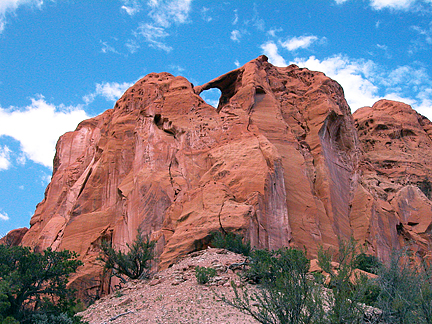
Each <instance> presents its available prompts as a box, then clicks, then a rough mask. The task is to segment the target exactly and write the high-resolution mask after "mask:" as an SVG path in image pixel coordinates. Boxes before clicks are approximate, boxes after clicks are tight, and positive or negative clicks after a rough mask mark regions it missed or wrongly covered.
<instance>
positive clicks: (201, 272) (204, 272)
mask: <svg viewBox="0 0 432 324" xmlns="http://www.w3.org/2000/svg"><path fill="white" fill-rule="evenodd" d="M215 276H216V270H215V269H213V268H206V267H200V266H196V267H195V277H196V280H197V282H198V283H199V284H200V285H205V284H206V283H208V282H209V281H210V279H211V278H213V277H215Z"/></svg>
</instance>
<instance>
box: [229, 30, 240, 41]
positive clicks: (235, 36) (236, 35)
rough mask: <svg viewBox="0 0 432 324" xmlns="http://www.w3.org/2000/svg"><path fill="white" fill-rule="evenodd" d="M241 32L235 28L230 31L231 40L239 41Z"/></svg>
mask: <svg viewBox="0 0 432 324" xmlns="http://www.w3.org/2000/svg"><path fill="white" fill-rule="evenodd" d="M240 37H241V33H240V31H239V30H237V29H235V30H233V31H232V32H231V37H230V38H231V40H232V41H234V42H240Z"/></svg>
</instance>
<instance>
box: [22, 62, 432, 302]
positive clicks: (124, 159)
mask: <svg viewBox="0 0 432 324" xmlns="http://www.w3.org/2000/svg"><path fill="white" fill-rule="evenodd" d="M211 88H218V89H220V90H221V98H220V101H219V106H218V107H217V109H215V108H214V107H212V106H209V105H208V104H207V103H205V102H204V101H203V100H202V99H201V97H200V96H199V94H200V93H201V92H202V91H205V90H207V89H211ZM372 120H373V121H372ZM431 125H432V124H431V123H430V122H429V121H428V120H427V119H425V118H424V117H422V116H420V115H418V114H417V113H415V112H414V111H413V110H412V109H411V108H410V107H409V106H407V105H404V104H401V103H396V102H390V101H380V102H378V103H377V104H376V105H374V107H372V108H370V107H365V108H362V109H360V110H358V111H357V112H356V113H355V122H354V119H353V117H352V116H351V113H350V109H349V107H348V105H347V103H346V101H345V99H344V95H343V90H342V88H341V87H340V85H339V84H338V83H336V82H335V81H333V80H331V79H329V78H327V77H326V76H325V75H324V74H323V73H320V72H311V71H309V70H307V69H300V68H298V67H297V66H295V65H291V66H288V67H285V68H278V67H274V66H273V65H271V64H270V63H268V62H267V58H266V57H265V56H260V57H258V58H257V59H255V60H253V61H251V62H249V63H247V64H246V65H244V66H243V67H241V68H239V69H237V70H234V71H231V72H229V73H227V74H225V75H223V76H221V77H218V78H216V79H214V80H213V81H210V82H208V83H206V84H204V85H202V86H197V87H193V85H192V84H191V83H190V82H189V81H187V80H186V79H185V78H183V77H174V76H172V75H171V74H168V73H158V74H156V73H152V74H149V75H147V76H146V77H144V78H143V79H141V80H140V81H138V82H137V83H136V84H135V85H134V86H132V87H131V88H129V89H128V90H127V91H126V92H125V94H124V95H123V96H122V97H121V98H120V100H119V101H118V102H117V103H116V105H115V107H114V109H111V110H108V111H106V112H105V113H103V114H102V115H100V116H97V117H95V118H92V119H89V120H86V121H83V122H82V123H81V124H80V125H79V126H78V128H77V129H76V130H75V131H74V132H70V133H66V134H65V135H63V136H62V137H61V138H60V139H59V141H58V143H57V153H56V156H55V159H54V170H53V176H52V181H51V183H50V184H49V186H48V187H47V190H46V194H45V199H44V200H43V201H42V202H41V203H40V204H39V205H38V206H37V209H36V212H35V214H34V216H33V217H32V219H31V223H30V224H31V227H30V229H29V230H28V231H27V233H25V235H24V237H23V238H22V241H21V244H23V245H28V246H32V247H34V248H35V249H45V248H47V247H52V248H53V249H60V250H61V249H69V250H74V251H77V252H78V253H79V254H80V255H81V258H82V259H83V261H84V263H85V266H84V267H83V268H82V269H81V270H80V271H79V273H78V274H77V275H76V276H75V277H74V279H73V280H74V281H73V284H74V285H75V286H77V287H79V288H81V291H82V292H84V291H85V292H86V293H87V294H89V295H91V294H96V293H98V294H100V293H103V292H106V291H107V280H103V278H102V276H101V267H100V264H99V263H98V261H97V257H98V255H99V248H98V246H99V244H100V242H101V240H103V239H107V240H111V241H112V243H113V244H114V246H116V247H118V248H123V247H124V246H125V244H126V243H128V242H131V241H133V239H134V237H135V235H136V233H137V229H138V228H140V229H142V231H143V233H144V234H149V235H151V237H152V238H153V239H154V240H157V245H156V250H157V254H158V256H159V260H160V262H159V266H160V267H162V268H164V267H167V266H169V265H170V264H172V263H173V262H175V261H176V260H177V259H178V258H179V257H181V256H183V255H185V254H187V253H189V252H192V251H194V250H197V249H201V248H203V247H205V246H206V245H207V244H208V240H209V233H210V232H212V231H216V230H220V229H221V228H222V229H223V230H225V231H235V232H237V233H241V234H243V235H244V236H245V237H246V239H248V240H250V241H251V244H252V246H256V247H259V248H269V249H275V248H279V247H282V246H295V247H300V248H303V247H306V249H307V252H308V254H309V255H310V256H311V257H312V256H315V255H316V253H317V250H318V248H319V246H320V245H322V246H324V247H325V248H327V247H336V246H337V245H338V237H342V238H348V237H350V236H354V237H355V238H356V239H358V240H359V241H360V242H361V243H362V244H364V245H365V247H366V248H367V249H368V251H369V252H370V253H375V254H376V255H378V256H379V257H381V258H386V257H387V256H388V255H389V253H390V251H391V249H392V248H394V247H395V248H397V247H399V246H400V245H401V244H403V243H404V241H405V240H408V239H411V240H414V241H415V242H416V245H415V246H416V249H417V250H418V251H419V252H420V253H424V252H425V251H426V250H427V243H428V242H429V241H428V233H429V231H430V223H431V215H432V213H431V206H432V205H431V202H430V200H429V199H430V196H431V191H432V185H430V183H429V180H428V179H430V177H429V173H430V172H431V169H430V168H429V165H428V161H431V159H430V157H429V154H430V153H429V150H428V149H429V147H430V145H431V139H430V137H429V134H431V132H432V127H431ZM357 129H358V131H357ZM358 134H359V135H358ZM363 152H364V153H363ZM84 288H85V289H84ZM84 297H85V296H84Z"/></svg>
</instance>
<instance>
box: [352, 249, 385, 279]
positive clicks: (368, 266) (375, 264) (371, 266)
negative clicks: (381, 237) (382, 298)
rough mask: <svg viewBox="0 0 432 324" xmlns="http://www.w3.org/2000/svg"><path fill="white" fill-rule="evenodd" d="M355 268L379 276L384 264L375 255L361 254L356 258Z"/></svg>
mask: <svg viewBox="0 0 432 324" xmlns="http://www.w3.org/2000/svg"><path fill="white" fill-rule="evenodd" d="M354 266H355V267H356V268H357V269H360V270H363V271H366V272H369V273H373V274H377V272H378V269H379V268H380V267H381V266H382V263H381V262H380V261H379V260H378V258H377V257H376V256H374V255H369V254H366V253H360V254H358V255H357V256H356V257H355V262H354Z"/></svg>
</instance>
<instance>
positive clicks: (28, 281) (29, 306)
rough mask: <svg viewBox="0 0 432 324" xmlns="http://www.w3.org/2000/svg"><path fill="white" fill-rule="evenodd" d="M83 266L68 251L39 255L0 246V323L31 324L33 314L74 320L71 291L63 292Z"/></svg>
mask: <svg viewBox="0 0 432 324" xmlns="http://www.w3.org/2000/svg"><path fill="white" fill-rule="evenodd" d="M80 265H82V262H81V261H79V260H77V254H76V253H75V252H70V251H67V250H65V251H61V252H55V251H52V250H51V249H47V250H45V251H43V252H41V253H36V252H32V251H31V250H30V248H28V247H22V246H7V245H0V278H1V280H0V322H1V323H13V322H14V319H15V320H17V321H19V322H20V323H33V322H34V321H33V319H32V318H33V316H35V315H36V314H46V315H47V316H49V315H50V314H59V313H64V314H65V315H64V316H66V317H68V318H69V319H70V321H71V323H80V319H79V318H76V317H74V316H73V315H74V311H73V307H74V306H75V305H76V299H75V298H74V296H73V293H74V291H72V290H70V289H68V288H66V284H67V282H68V277H69V275H70V274H71V273H74V272H75V271H76V269H77V268H78V267H79V266H80Z"/></svg>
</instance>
